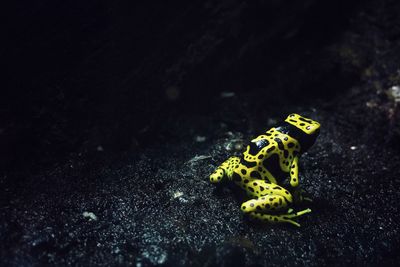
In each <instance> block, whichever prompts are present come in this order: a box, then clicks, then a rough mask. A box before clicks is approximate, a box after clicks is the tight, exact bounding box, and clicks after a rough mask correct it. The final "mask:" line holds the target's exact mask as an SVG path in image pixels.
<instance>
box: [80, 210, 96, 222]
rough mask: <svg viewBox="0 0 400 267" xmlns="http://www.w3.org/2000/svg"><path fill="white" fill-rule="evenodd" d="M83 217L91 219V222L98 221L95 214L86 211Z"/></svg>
mask: <svg viewBox="0 0 400 267" xmlns="http://www.w3.org/2000/svg"><path fill="white" fill-rule="evenodd" d="M82 215H83V217H84V218H87V219H89V221H97V216H96V214H94V213H93V212H90V211H84V212H83V213H82Z"/></svg>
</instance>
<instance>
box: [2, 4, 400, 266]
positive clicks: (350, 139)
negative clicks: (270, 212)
mask: <svg viewBox="0 0 400 267" xmlns="http://www.w3.org/2000/svg"><path fill="white" fill-rule="evenodd" d="M43 3H44V4H45V5H48V4H49V3H46V2H43ZM232 3H234V4H230V3H228V2H226V3H225V2H224V4H220V5H217V4H215V3H213V2H211V1H206V5H205V6H203V5H202V4H198V3H194V4H191V5H189V4H188V5H187V6H182V7H180V8H178V9H177V11H176V10H175V11H171V10H169V9H166V10H164V8H166V7H165V6H163V5H160V6H157V10H158V11H157V12H155V11H149V10H150V7H147V6H139V7H137V8H138V10H140V8H142V9H144V11H143V12H144V13H146V12H147V13H146V14H149V17H150V18H152V19H154V18H155V17H157V18H158V21H159V22H158V24H157V23H155V24H154V23H152V22H150V21H147V20H145V19H144V18H143V16H142V17H140V18H141V19H134V18H131V17H130V16H129V14H125V13H124V12H123V10H124V8H122V7H116V6H114V7H108V8H105V9H104V10H106V11H107V12H106V15H104V14H103V13H102V12H100V11H103V7H96V8H97V9H96V10H95V11H87V10H86V8H87V9H89V8H88V7H86V6H83V7H81V9H79V8H78V10H83V11H82V13H83V15H85V14H86V13H87V12H88V13H89V14H91V15H92V17H89V18H92V20H88V21H86V20H85V22H86V23H87V24H88V25H89V26H90V27H102V26H101V25H102V24H101V23H100V22H101V21H102V18H103V16H105V17H111V18H113V19H114V20H112V19H110V21H108V22H106V23H105V24H107V23H108V24H109V25H111V26H112V27H111V26H108V28H107V27H106V29H105V30H104V31H100V33H99V32H95V33H92V32H90V31H89V33H88V34H91V38H93V39H94V40H97V41H96V42H97V43H98V44H102V45H103V46H101V47H100V48H99V50H96V51H97V52H96V51H92V50H90V49H92V47H91V46H89V45H88V44H85V45H82V47H83V48H87V47H89V48H90V49H89V48H87V49H88V51H83V52H82V53H83V56H82V58H83V61H79V60H77V59H76V60H75V59H71V62H72V63H73V62H75V61H76V62H79V64H78V63H77V65H74V66H72V67H71V69H72V70H73V71H70V72H66V68H67V67H64V69H62V70H63V71H61V72H60V73H59V72H58V70H50V69H46V68H42V69H39V70H38V71H37V72H38V73H44V74H43V75H44V76H46V75H49V73H50V74H54V77H55V78H54V79H53V80H52V79H50V78H49V79H50V80H49V79H45V78H43V77H38V78H37V77H36V75H35V77H36V78H32V77H33V76H34V75H33V74H32V77H31V76H29V75H28V73H30V71H28V70H24V71H22V74H25V75H28V78H29V79H28V81H26V82H21V83H22V86H28V85H30V84H32V88H35V86H36V87H37V88H39V87H40V88H41V89H40V90H39V93H35V92H33V93H31V94H27V95H25V97H23V95H22V94H20V93H21V92H17V93H9V97H11V98H10V99H15V97H17V98H18V99H21V98H22V100H21V103H22V104H21V106H18V105H16V103H19V101H17V100H12V101H10V103H11V104H9V105H6V103H5V101H3V106H4V108H3V110H4V113H3V115H2V116H3V118H2V119H4V123H3V125H2V129H1V135H2V143H1V145H2V146H3V145H4V149H3V151H5V152H2V154H1V155H2V159H3V158H4V160H2V161H3V164H2V167H3V170H2V172H1V176H0V190H1V193H0V218H1V220H0V262H1V265H5V266H42V265H56V266H63V265H82V266H91V265H104V266H110V265H111V266H113V265H114V266H115V265H122V266H126V265H129V266H130V265H133V266H155V265H157V266H158V265H162V266H283V265H286V266H288V265H289V266H294V265H300V266H303V265H306V266H323V265H335V266H343V265H358V266H366V265H367V266H368V265H369V266H376V265H382V266H387V265H393V266H395V265H398V264H399V262H400V256H399V255H400V225H399V223H398V222H399V220H400V213H399V212H398V209H399V201H400V192H399V189H400V153H399V148H400V134H399V133H400V131H399V128H400V126H399V121H400V120H399V110H398V109H399V108H398V105H399V104H398V102H396V86H397V85H400V74H399V69H398V62H400V53H399V51H400V39H399V33H400V19H398V18H397V17H396V16H397V15H398V14H399V13H397V11H396V10H400V5H399V4H396V3H394V2H393V1H382V2H381V3H380V4H377V3H373V2H372V1H371V2H363V3H362V4H360V3H358V4H355V5H351V6H350V5H349V6H348V7H347V6H346V4H344V7H342V8H339V9H338V10H335V9H334V8H333V11H332V12H333V13H332V14H333V15H329V16H328V18H329V21H325V20H324V19H323V18H322V17H324V16H321V18H320V17H318V18H316V19H315V20H314V19H313V20H311V22H310V21H309V20H310V19H309V16H311V15H313V16H315V15H318V14H321V13H322V14H324V13H323V12H328V11H326V10H325V8H324V7H321V6H319V5H317V4H316V2H315V1H308V2H307V3H308V6H307V5H305V6H295V7H293V6H288V4H284V5H283V6H280V5H279V4H275V6H273V7H270V6H268V4H265V3H264V2H262V1H260V2H257V4H254V5H255V6H251V5H250V4H249V6H250V7H249V6H246V5H244V6H241V5H239V4H238V3H236V2H235V1H232ZM342 4H343V3H342ZM207 5H208V6H207ZM266 6H267V7H266ZM200 7H202V8H204V9H201V8H200ZM289 7H292V8H293V10H294V11H293V10H290V8H289ZM36 8H37V9H35V10H36V11H32V12H36V13H34V15H36V14H40V12H42V9H41V8H40V7H36ZM42 8H43V7H42ZM50 8H51V7H50ZM146 8H147V9H146ZM199 8H200V11H198V9H199ZM270 8H272V10H273V8H276V10H279V12H281V13H280V14H283V15H284V16H285V18H286V19H285V20H280V19H279V18H272V19H271V21H269V20H267V22H268V23H267V22H265V21H264V20H262V19H261V20H260V21H261V22H265V23H267V24H268V25H270V27H269V28H268V30H266V31H265V32H264V30H262V29H259V28H257V27H256V26H254V24H257V25H258V23H260V21H259V20H257V18H259V17H260V16H261V15H260V14H259V13H257V12H256V11H257V10H261V11H265V10H270ZM327 8H328V9H330V10H331V9H332V6H329V5H328V7H327ZM67 10H69V9H67ZM71 10H75V9H74V8H71ZM194 10H195V11H194ZM221 10H222V11H224V12H222V11H221ZM249 10H250V11H249ZM282 10H283V11H282ZM288 10H289V11H288ZM339 11H340V12H342V13H341V14H343V17H337V16H336V14H338V13H335V12H339ZM344 11H346V12H347V11H348V12H347V13H346V12H344ZM85 12H86V13H85ZM137 12H138V13H140V12H139V11H137ZM152 12H153V13H152ZM154 12H155V13H154ZM202 12H203V13H202ZM127 13H129V12H127ZM272 13H273V12H272ZM115 14H117V15H118V16H116V15H115ZM160 14H164V16H165V17H163V16H161V15H160ZM176 14H181V15H180V16H175V15H176ZM198 14H200V15H198ZM249 14H250V15H249ZM83 15H81V16H83ZM95 15H96V16H99V17H100V19H97V17H96V16H95ZM195 15H198V16H199V17H202V18H203V17H204V18H203V19H204V20H203V21H204V23H203V24H202V25H198V24H197V22H196V21H197V19H196V16H195ZM77 16H79V14H78V15H77ZM124 16H125V17H124ZM116 17H118V19H116ZM121 17H122V19H120V18H121ZM171 17H174V18H175V20H171ZM193 17H194V18H193ZM251 17H255V19H254V20H255V21H256V22H257V23H255V22H254V21H252V20H250V19H249V18H251ZM261 17H262V16H261ZM332 18H335V19H337V23H334V21H333V22H332V21H330V19H332ZM218 19H219V20H218ZM63 21H64V22H66V21H69V20H68V19H64V20H63ZM99 21H100V22H99ZM126 21H128V22H132V23H139V22H141V23H143V24H144V25H147V26H148V27H149V29H153V28H152V27H156V26H158V27H161V26H160V25H161V24H162V22H165V21H168V22H169V23H168V24H167V26H168V27H166V28H162V30H159V31H157V30H154V31H155V32H156V33H157V34H158V35H157V34H156V35H155V37H154V36H151V37H149V36H147V35H145V34H144V33H145V32H142V33H143V36H142V35H140V36H141V38H144V39H146V38H147V39H146V40H147V41H148V42H150V41H149V40H151V41H152V42H150V44H151V48H149V50H146V49H145V44H146V43H145V42H144V41H143V42H142V43H139V44H138V47H141V46H140V45H142V46H143V47H141V48H142V49H143V51H147V54H146V53H145V55H144V56H143V57H140V56H138V55H139V54H140V53H139V52H137V54H135V53H136V52H135V53H134V52H132V54H129V51H130V50H129V47H130V46H132V45H133V44H132V43H129V42H133V41H132V40H130V39H128V40H125V39H124V38H123V37H121V36H125V35H126V34H127V32H129V27H126V26H125V27H121V28H118V26H120V25H126ZM171 21H172V22H171ZM249 21H250V22H249ZM343 21H345V22H343ZM183 22H185V23H187V24H188V25H190V27H191V29H193V32H192V33H188V30H185V29H181V28H180V26H177V25H181V24H182V23H183ZM299 22H303V24H304V25H305V26H298V24H301V23H299ZM316 22H320V23H322V25H324V27H327V29H330V30H331V32H330V33H326V34H322V33H321V31H318V34H319V35H318V37H315V38H314V39H313V38H311V36H312V35H313V30H318V29H314V28H312V27H314V26H310V25H314V24H315V23H316ZM213 23H214V24H213ZM235 23H236V24H235ZM324 23H325V24H324ZM332 23H333V24H335V25H336V26H337V28H336V26H335V27H334V26H332ZM98 24H101V25H100V26H99V25H98ZM108 24H107V25H108ZM139 24H140V23H139ZM83 25H86V24H83ZM140 25H141V24H140ZM227 25H231V26H232V25H236V26H232V28H229V27H231V26H229V27H228V26H227ZM338 25H339V26H340V27H339V26H338ZM55 27H61V28H62V27H66V28H69V27H72V28H73V27H75V26H74V24H72V26H71V25H69V24H68V23H67V26H64V25H63V24H62V25H61V26H60V25H56V26H55ZM76 27H78V26H76ZM79 27H80V26H79ZM90 27H89V28H90ZM137 27H138V26H137ZM226 27H228V28H226ZM299 27H300V28H299ZM309 27H311V28H312V30H309ZM330 27H331V28H330ZM51 29H52V28H51ZM288 30H292V31H289V33H288V32H287V31H288ZM247 31H250V32H251V34H250V37H249V36H247V35H246V34H245V33H246V32H247ZM49 32H50V30H49ZM83 32H84V31H83ZM227 32H229V34H228V33H227ZM67 33H68V31H67ZM284 33H285V34H284ZM25 34H27V33H25ZM65 34H66V33H64V34H63V33H60V36H64V35H65ZM163 34H170V35H171V36H172V37H171V39H172V41H170V42H169V43H168V46H167V50H166V52H165V51H163V50H162V49H161V47H162V46H161V45H157V43H158V42H161V41H160V40H163V39H162V37H163ZM138 35H139V34H138ZM178 36H179V37H180V38H182V41H177V40H178V39H179V38H178ZM235 36H236V37H235ZM251 36H252V37H251ZM42 37H43V36H42ZM44 37H46V36H44ZM234 37H235V38H236V39H235V38H234ZM248 37H249V38H248ZM75 38H77V39H79V38H78V37H76V36H75ZM107 38H108V39H107ZM118 38H120V39H118ZM153 38H155V39H153ZM157 38H160V39H159V40H158V39H157ZM229 38H230V39H229ZM285 38H286V39H285ZM307 38H308V39H307ZM303 39H305V40H308V41H302V40H303ZM44 40H48V42H50V43H52V42H53V44H54V42H56V41H54V40H53V39H51V38H50V37H47V39H46V38H44ZM57 40H58V39H57ZM79 40H80V39H79ZM110 40H114V41H115V40H116V41H115V43H113V42H111V41H110ZM179 40H181V39H179ZM284 40H289V41H284ZM57 42H58V41H57ZM82 42H83V41H82ZM61 43H62V42H61ZM122 43H123V44H124V45H121V44H122ZM126 43H128V44H126ZM271 43H272V44H271ZM56 44H58V43H56ZM188 44H190V45H191V48H190V49H189V48H188V49H186V48H187V47H188V46H187V45H188ZM58 45H60V44H58ZM71 45H72V44H71ZM176 45H178V46H180V47H181V49H182V51H178V50H174V47H176ZM115 46H116V48H115ZM125 46H126V47H125ZM38 47H39V46H38ZM82 47H80V48H79V49H82ZM28 48H29V47H28ZM74 49H75V48H74ZM76 49H77V48H76ZM263 49H266V50H267V51H268V52H262V51H264V50H263ZM22 50H23V49H22V48H21V47H18V46H16V48H14V50H12V51H14V52H15V53H17V52H18V51H22ZM89 50H90V51H89ZM117 52H118V53H121V55H119V54H118V53H117ZM167 52H168V53H167ZM58 53H61V52H60V51H58ZM240 53H242V54H243V55H244V58H242V57H240V56H239V55H240ZM276 54H277V55H276ZM63 56H64V57H63V58H62V59H61V60H63V62H66V63H71V62H70V61H69V60H68V59H67V58H68V56H67V55H64V54H63ZM125 56H126V57H127V58H128V59H129V60H131V62H136V61H135V59H137V60H138V62H136V63H131V65H130V64H128V63H126V62H125V61H126V60H124V58H125ZM46 58H47V57H46ZM49 58H50V55H49V56H48V58H47V60H49V62H50V63H51V60H50V59H49ZM74 60H75V61H74ZM270 61H272V63H269V62H270ZM118 62H125V63H123V64H122V63H118ZM107 64H116V65H115V66H117V67H116V71H115V72H113V68H112V67H106V65H107ZM157 64H159V65H160V67H159V68H158V67H156V66H157ZM262 67H265V72H263V71H262V70H260V69H261V68H262ZM210 69H211V70H210ZM45 71H47V72H45ZM64 71H65V72H64ZM123 71H125V72H123ZM117 72H119V73H120V74H117ZM107 75H109V76H107ZM16 77H17V75H15V76H11V78H12V79H14V80H12V81H11V82H10V83H9V85H10V86H12V85H15V84H16V80H17V79H16ZM60 77H63V78H62V79H61V78H60ZM44 80H46V82H43V81H44ZM95 81H96V82H95ZM157 85H160V88H165V90H161V91H160V89H159V88H158V87H157ZM41 86H43V87H41ZM112 86H115V87H113V88H116V89H113V90H111V89H108V88H109V87H112ZM203 86H204V88H203ZM235 86H237V87H235ZM85 87H88V88H89V87H90V88H89V89H87V90H84V91H82V92H81V90H82V89H83V88H85ZM136 87H140V88H139V89H135V90H131V89H129V88H136ZM96 88H99V89H98V90H99V91H96ZM205 88H207V89H205ZM10 92H11V91H10ZM24 92H25V91H24ZM224 92H225V93H224ZM226 92H231V93H229V94H227V93H226ZM399 98H400V97H399ZM15 110H20V112H19V113H18V112H17V113H14V115H13V116H11V115H10V114H12V113H13V112H14V111H15ZM292 112H298V113H301V114H304V115H305V116H309V117H311V118H313V119H315V120H317V121H319V122H320V123H321V125H322V128H321V134H320V136H319V138H318V140H317V142H316V144H315V145H314V146H313V147H312V148H311V149H310V150H309V151H308V152H307V153H305V154H304V155H302V157H301V159H300V180H301V184H302V187H303V189H304V190H306V191H307V192H308V194H309V195H310V197H311V198H312V199H313V202H312V203H311V204H309V205H308V206H309V207H310V208H311V209H312V213H311V214H308V215H305V216H303V217H301V218H299V219H298V221H299V222H300V223H301V225H302V226H301V227H300V228H296V227H294V226H291V225H276V224H274V225H272V224H261V223H258V222H255V221H252V220H250V219H249V218H246V217H245V216H244V215H243V214H242V213H241V211H240V210H239V207H240V204H241V202H242V201H244V200H245V199H246V196H245V194H244V192H242V191H240V190H238V189H237V188H235V187H234V186H229V185H226V186H221V187H217V186H215V185H212V184H210V183H209V182H208V175H209V174H210V173H211V172H212V171H213V170H214V168H216V167H217V166H218V164H220V163H221V162H222V161H223V160H225V159H226V158H227V157H229V156H230V155H239V154H240V152H241V151H242V149H243V147H244V145H245V144H246V142H247V141H248V140H249V139H250V138H251V137H253V136H256V135H258V134H259V133H261V132H263V131H265V130H267V129H269V128H270V127H272V126H274V125H276V124H279V122H280V121H281V120H282V118H284V117H285V116H286V115H287V114H288V113H292ZM4 114H6V115H7V114H8V115H10V116H8V117H7V116H5V115H4ZM15 114H17V115H15Z"/></svg>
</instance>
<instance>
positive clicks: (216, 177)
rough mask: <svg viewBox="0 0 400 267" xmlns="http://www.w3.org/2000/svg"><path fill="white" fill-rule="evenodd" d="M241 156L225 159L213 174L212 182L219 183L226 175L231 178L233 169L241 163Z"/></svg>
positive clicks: (211, 176)
mask: <svg viewBox="0 0 400 267" xmlns="http://www.w3.org/2000/svg"><path fill="white" fill-rule="evenodd" d="M239 162H240V158H239V157H230V158H229V159H227V160H226V161H224V162H223V163H222V164H221V165H220V166H219V167H218V168H217V169H216V170H215V171H214V172H213V173H212V174H211V175H210V182H211V183H219V182H221V181H222V179H223V178H224V177H228V178H229V179H230V178H231V177H232V174H233V170H234V169H235V168H236V167H237V166H238V165H239Z"/></svg>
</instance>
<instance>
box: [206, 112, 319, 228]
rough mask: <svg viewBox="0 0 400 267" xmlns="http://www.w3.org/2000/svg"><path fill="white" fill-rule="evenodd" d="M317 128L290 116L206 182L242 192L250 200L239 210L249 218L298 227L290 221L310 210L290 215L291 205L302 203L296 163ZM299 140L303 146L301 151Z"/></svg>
mask: <svg viewBox="0 0 400 267" xmlns="http://www.w3.org/2000/svg"><path fill="white" fill-rule="evenodd" d="M319 128H320V124H319V123H318V122H316V121H313V120H311V119H307V118H305V117H302V116H300V115H298V114H290V115H289V116H288V117H287V118H286V120H285V122H284V124H283V126H281V127H277V128H271V129H270V130H268V131H267V132H266V133H265V134H262V135H260V136H258V137H256V138H255V139H253V140H251V142H250V144H249V145H248V146H247V148H246V151H245V152H244V153H243V155H242V156H241V157H230V158H229V159H228V160H226V161H225V162H223V163H222V164H221V165H220V166H219V167H218V168H217V169H216V170H215V171H214V173H213V174H211V175H210V181H211V183H220V182H221V181H223V180H226V179H227V180H229V181H233V182H234V183H236V184H237V185H238V186H240V187H242V188H243V189H244V190H246V192H247V194H248V195H249V196H250V197H251V198H252V199H250V200H249V201H246V202H244V203H243V204H242V206H241V210H242V211H243V212H244V213H246V214H249V215H250V216H251V217H253V218H256V219H259V220H262V221H266V222H286V223H291V224H293V225H295V226H300V224H299V223H297V222H295V221H294V220H292V219H293V218H296V217H298V216H301V215H303V214H306V213H309V212H311V209H305V210H301V211H298V212H294V213H292V209H291V207H292V206H293V204H295V203H297V202H301V201H302V200H303V199H304V200H305V198H303V197H302V196H301V190H299V177H298V174H299V169H298V160H299V155H300V153H301V152H305V150H307V148H308V147H309V146H311V145H312V144H313V143H314V141H315V139H316V137H317V136H318V133H319ZM300 140H301V141H302V142H304V147H303V149H302V147H301V144H300V143H301V142H300ZM286 177H290V186H289V188H288V189H286V188H284V187H282V181H284V179H285V178H286ZM291 192H292V193H291Z"/></svg>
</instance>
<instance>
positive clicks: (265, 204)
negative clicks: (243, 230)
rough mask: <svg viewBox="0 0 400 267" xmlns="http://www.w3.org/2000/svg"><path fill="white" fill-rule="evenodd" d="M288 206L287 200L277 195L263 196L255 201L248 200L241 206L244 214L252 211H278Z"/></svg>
mask: <svg viewBox="0 0 400 267" xmlns="http://www.w3.org/2000/svg"><path fill="white" fill-rule="evenodd" d="M287 206H288V200H287V199H286V198H285V197H283V196H279V195H265V196H262V197H259V198H257V199H250V200H249V201H246V202H244V203H243V204H242V206H241V209H242V211H243V212H245V213H249V212H253V211H270V210H280V209H283V208H285V207H287Z"/></svg>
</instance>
